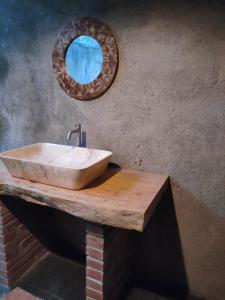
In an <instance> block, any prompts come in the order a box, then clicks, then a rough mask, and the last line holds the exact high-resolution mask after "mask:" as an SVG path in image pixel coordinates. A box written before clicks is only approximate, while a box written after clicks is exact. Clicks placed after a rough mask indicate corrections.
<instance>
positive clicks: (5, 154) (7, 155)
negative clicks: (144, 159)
mask: <svg viewBox="0 0 225 300" xmlns="http://www.w3.org/2000/svg"><path fill="white" fill-rule="evenodd" d="M43 144H45V145H53V146H54V145H55V146H64V147H70V148H81V149H82V147H76V146H70V145H62V144H54V143H34V144H29V145H26V146H23V147H19V148H15V149H12V150H8V151H4V152H1V153H0V160H1V158H2V160H5V159H10V160H11V159H13V160H15V161H18V162H20V161H21V162H28V163H32V164H35V165H45V166H49V167H57V168H62V169H67V170H77V171H80V170H87V169H89V168H92V167H93V166H95V165H96V164H98V163H99V162H100V161H102V160H105V159H108V158H110V157H111V156H112V152H111V151H108V150H99V149H93V148H83V149H87V150H91V151H97V152H98V151H99V152H103V153H105V154H107V155H105V157H103V158H101V159H98V160H96V161H95V162H94V163H93V164H90V165H87V166H84V167H68V166H63V165H60V164H57V163H52V164H51V163H46V162H43V163H41V162H37V161H35V160H32V159H26V158H18V157H15V156H13V155H12V153H13V152H16V151H22V150H24V149H27V148H29V146H39V145H40V146H41V145H43ZM10 153H11V155H10ZM3 163H4V162H3Z"/></svg>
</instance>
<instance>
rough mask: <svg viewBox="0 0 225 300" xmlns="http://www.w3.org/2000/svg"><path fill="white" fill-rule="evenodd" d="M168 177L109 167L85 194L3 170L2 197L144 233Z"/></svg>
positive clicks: (84, 191)
mask: <svg viewBox="0 0 225 300" xmlns="http://www.w3.org/2000/svg"><path fill="white" fill-rule="evenodd" d="M167 183H168V177H167V176H162V175H157V174H152V173H149V172H142V171H134V170H129V169H120V168H115V167H108V169H107V170H106V172H105V174H104V175H103V176H102V177H101V178H99V179H98V180H97V181H95V182H94V183H92V184H91V185H89V186H88V187H86V188H84V189H82V190H76V191H73V190H68V189H62V188H58V187H54V186H50V185H45V184H40V183H36V182H31V181H28V180H23V179H18V178H15V177H12V176H11V175H10V174H9V173H8V172H7V171H6V170H1V169H0V193H1V194H8V195H12V196H15V197H19V198H21V199H23V200H26V201H30V202H35V203H38V204H42V205H47V206H51V207H54V208H57V209H60V210H62V211H65V212H67V213H69V214H71V215H74V216H77V217H79V218H82V219H84V220H87V221H91V222H95V223H99V224H104V225H110V226H114V227H119V228H123V229H135V230H138V231H143V229H144V227H145V225H146V224H147V222H148V220H149V218H150V216H151V214H152V212H153V210H154V208H155V207H156V205H157V203H158V201H159V199H160V196H161V194H162V192H163V191H164V189H165V187H166V186H167Z"/></svg>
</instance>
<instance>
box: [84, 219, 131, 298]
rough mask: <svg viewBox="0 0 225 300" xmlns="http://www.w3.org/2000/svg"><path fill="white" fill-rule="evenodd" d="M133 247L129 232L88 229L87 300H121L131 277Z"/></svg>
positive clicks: (94, 227)
mask: <svg viewBox="0 0 225 300" xmlns="http://www.w3.org/2000/svg"><path fill="white" fill-rule="evenodd" d="M133 246H134V245H133V236H132V232H131V231H129V230H122V229H116V228H112V227H107V228H106V227H104V226H101V225H96V224H90V223H89V224H88V225H87V232H86V299H87V300H117V299H120V297H121V295H122V294H123V292H124V288H125V286H126V285H127V283H128V282H129V279H130V277H131V275H132V256H133V253H134V247H133Z"/></svg>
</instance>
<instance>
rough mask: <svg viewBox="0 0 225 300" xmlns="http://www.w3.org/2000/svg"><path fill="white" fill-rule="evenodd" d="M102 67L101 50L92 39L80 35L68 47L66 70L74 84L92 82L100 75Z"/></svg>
mask: <svg viewBox="0 0 225 300" xmlns="http://www.w3.org/2000/svg"><path fill="white" fill-rule="evenodd" d="M102 66H103V53H102V48H101V46H100V44H99V43H98V42H97V41H96V39H94V38H93V37H91V36H88V35H81V36H79V37H78V38H76V39H75V40H74V41H73V42H72V43H71V44H70V45H69V47H68V49H67V52H66V69H67V72H68V74H69V75H70V77H72V78H73V80H75V81H76V82H78V83H80V84H87V83H90V82H92V81H94V80H95V79H96V78H97V77H98V75H99V74H100V73H101V70H102Z"/></svg>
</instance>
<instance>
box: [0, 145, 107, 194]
mask: <svg viewBox="0 0 225 300" xmlns="http://www.w3.org/2000/svg"><path fill="white" fill-rule="evenodd" d="M111 156H112V152H110V151H104V150H96V149H88V148H81V147H72V146H64V145H56V144H48V143H39V144H33V145H29V146H25V147H22V148H18V149H15V150H11V151H7V152H3V153H0V160H1V161H2V162H3V163H4V165H5V166H6V168H7V169H8V171H9V172H10V174H11V175H12V176H14V177H18V178H22V179H27V180H32V181H36V182H39V183H44V184H49V185H54V186H58V187H61V188H66V189H74V190H77V189H81V188H83V187H85V186H86V185H88V184H89V183H90V182H92V181H93V180H95V179H96V178H98V177H99V176H101V175H102V174H103V173H104V171H105V169H106V167H107V165H108V163H109V161H110V158H111Z"/></svg>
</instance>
